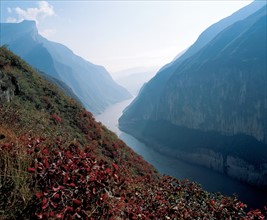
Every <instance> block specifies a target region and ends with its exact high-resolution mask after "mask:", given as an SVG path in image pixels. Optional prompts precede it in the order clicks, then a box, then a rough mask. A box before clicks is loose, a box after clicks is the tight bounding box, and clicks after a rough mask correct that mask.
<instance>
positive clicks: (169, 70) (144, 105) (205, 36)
mask: <svg viewBox="0 0 267 220" xmlns="http://www.w3.org/2000/svg"><path fill="white" fill-rule="evenodd" d="M265 4H266V3H265V2H264V1H254V2H252V3H251V4H250V5H248V6H246V7H244V8H242V9H240V10H239V11H237V12H235V13H234V14H232V15H231V16H229V17H227V18H224V19H222V20H221V21H219V22H217V23H215V24H213V25H211V26H210V27H209V28H207V29H206V30H205V31H204V32H203V33H202V34H201V35H200V36H199V38H198V39H197V41H196V42H195V43H194V44H193V45H192V46H191V47H189V48H188V49H187V50H186V51H185V52H184V53H183V54H182V55H181V56H179V57H178V59H174V60H173V61H172V62H171V63H169V64H166V65H165V66H163V67H162V68H161V69H160V70H159V71H158V73H157V74H156V76H155V77H154V78H152V79H151V80H150V81H149V82H148V83H147V84H146V86H145V87H144V88H143V89H142V93H140V94H139V95H138V97H137V98H136V99H135V100H134V102H133V105H134V106H135V107H132V108H128V109H129V111H130V109H132V110H133V112H134V114H135V115H136V114H138V112H139V109H142V111H143V113H145V114H146V115H145V117H149V115H151V114H152V113H151V112H152V111H153V109H154V108H156V106H154V104H155V103H158V102H159V97H160V96H161V93H162V91H163V89H164V87H165V86H166V83H167V82H168V80H169V79H170V77H171V76H172V74H174V72H175V71H176V69H177V68H178V67H179V66H180V65H181V64H182V63H183V61H185V60H186V59H188V58H190V57H191V56H192V55H194V54H196V53H197V52H198V51H199V50H200V49H201V48H203V47H205V46H206V45H207V44H208V43H209V42H210V41H211V40H212V39H213V38H214V37H215V36H216V35H217V34H218V33H220V32H221V31H222V30H223V29H224V28H227V27H229V26H230V25H232V24H234V23H235V22H237V21H240V20H242V19H244V18H246V17H248V16H249V15H251V14H253V13H254V12H256V11H257V10H258V9H260V8H261V7H262V6H264V5H265ZM129 111H128V113H129ZM143 113H141V114H143Z"/></svg>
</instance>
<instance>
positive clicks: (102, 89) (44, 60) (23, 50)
mask: <svg viewBox="0 0 267 220" xmlns="http://www.w3.org/2000/svg"><path fill="white" fill-rule="evenodd" d="M3 44H7V45H8V47H9V48H10V49H11V50H12V51H14V52H15V53H16V54H18V55H19V56H21V57H22V58H23V59H25V60H26V61H27V62H29V63H30V64H31V65H33V66H34V67H36V68H37V69H39V70H40V71H43V72H45V73H47V74H48V75H50V76H53V77H54V78H56V79H58V80H61V81H63V82H64V83H66V84H67V85H68V86H69V87H70V88H71V89H72V90H73V91H74V93H75V94H76V95H77V96H78V97H79V99H80V100H81V101H82V103H83V105H84V106H85V107H86V108H87V109H88V110H90V111H92V112H93V113H95V114H96V113H100V112H102V111H103V110H104V109H105V108H106V107H108V106H109V105H111V104H114V103H116V102H119V101H122V100H124V99H127V98H130V97H131V95H130V94H129V92H128V91H127V90H126V89H124V88H123V87H121V86H119V85H118V84H117V83H115V82H114V81H113V79H112V78H111V76H110V75H109V73H108V72H107V71H106V69H105V68H104V67H102V66H98V65H95V64H93V63H90V62H88V61H86V60H84V59H83V58H81V57H79V56H77V55H75V54H74V53H73V52H72V51H71V50H70V49H68V48H67V47H66V46H64V45H62V44H59V43H55V42H51V41H49V40H47V39H45V38H44V37H42V36H41V35H39V34H38V30H37V27H36V24H35V22H34V21H23V22H21V23H2V24H1V45H3Z"/></svg>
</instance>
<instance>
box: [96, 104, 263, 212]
mask: <svg viewBox="0 0 267 220" xmlns="http://www.w3.org/2000/svg"><path fill="white" fill-rule="evenodd" d="M132 100H133V99H129V100H126V101H123V102H120V103H117V104H115V105H112V106H111V107H109V108H108V109H106V111H105V112H104V113H102V114H100V115H98V116H96V117H95V118H96V120H97V121H100V122H101V123H102V124H104V125H105V126H106V127H107V128H109V129H110V130H112V131H113V132H115V133H116V134H117V135H118V137H119V138H120V139H122V140H123V141H124V142H125V143H126V144H127V145H128V146H129V147H131V148H132V149H133V150H134V151H135V152H136V153H138V154H140V155H141V156H142V157H143V158H144V159H145V160H146V161H148V162H149V163H150V164H152V165H153V166H154V167H155V168H156V169H157V170H158V171H159V172H160V173H162V174H166V175H171V176H173V177H176V178H178V179H185V178H187V179H189V180H191V181H196V182H198V183H200V184H201V185H202V187H203V189H205V190H207V191H209V192H220V193H222V194H224V195H229V196H231V195H233V194H237V195H238V198H239V199H240V200H242V201H243V202H245V203H247V204H248V205H249V206H250V207H253V208H262V207H263V206H264V205H267V190H266V191H263V190H259V189H257V188H255V187H252V186H249V185H247V184H244V183H241V182H239V181H237V180H234V179H232V178H230V177H227V176H225V175H222V174H220V173H217V172H214V171H212V170H210V169H207V168H204V167H201V166H196V165H192V164H190V163H186V162H183V161H180V160H177V159H173V158H170V157H167V156H165V155H163V154H161V153H158V152H156V151H154V150H153V149H151V148H149V147H148V146H146V145H145V144H143V143H141V142H140V141H139V140H137V139H136V138H134V137H133V136H131V135H129V134H127V133H125V132H122V131H120V130H119V128H118V119H119V117H120V116H121V115H122V111H123V110H124V109H125V107H127V106H128V105H129V104H130V103H131V101H132Z"/></svg>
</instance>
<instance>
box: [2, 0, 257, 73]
mask: <svg viewBox="0 0 267 220" xmlns="http://www.w3.org/2000/svg"><path fill="white" fill-rule="evenodd" d="M251 2H252V1H250V0H221V1H219V0H213V1H212V0H209V1H201V0H197V1H192V0H187V1H182V0H176V1H140V0H139V1H89V0H88V1H86V0H83V1H59V0H57V1H10V0H9V1H5V0H1V3H0V4H1V22H20V21H22V20H24V19H26V20H35V21H36V23H37V27H38V31H39V33H40V34H41V35H42V36H44V37H46V38H47V39H49V40H51V41H55V42H58V43H62V44H64V45H65V46H67V47H69V48H70V49H71V50H72V51H73V52H74V53H75V54H77V55H79V56H81V57H83V58H84V59H86V60H88V61H90V62H92V63H95V64H98V65H102V66H104V67H105V68H106V69H107V70H108V71H109V72H111V73H116V72H118V71H120V70H124V69H130V68H134V67H155V66H157V67H162V66H163V65H165V64H167V63H169V62H171V61H172V60H173V58H174V57H175V56H176V55H177V54H179V53H180V52H181V51H183V50H185V49H186V48H188V47H189V46H190V45H192V44H193V43H194V42H195V41H196V40H197V38H198V36H199V35H200V34H201V32H203V31H204V30H205V29H206V28H208V27H209V26H210V25H212V24H214V23H216V22H218V21H219V20H221V19H222V18H224V17H227V16H229V15H231V14H232V13H234V12H235V11H237V10H239V9H240V8H242V7H244V6H246V5H248V4H250V3H251Z"/></svg>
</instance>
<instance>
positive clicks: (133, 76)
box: [113, 67, 158, 96]
mask: <svg viewBox="0 0 267 220" xmlns="http://www.w3.org/2000/svg"><path fill="white" fill-rule="evenodd" d="M157 69H158V68H157V67H150V68H145V67H136V68H131V69H127V70H122V71H119V72H116V73H114V74H113V77H114V80H115V81H116V82H117V83H118V84H120V85H122V86H123V87H124V88H126V89H127V90H128V91H129V92H130V93H131V94H132V95H133V96H136V95H138V93H139V91H140V89H141V88H142V86H143V85H144V84H145V83H146V82H148V81H149V80H150V79H151V78H152V77H153V76H155V74H156V72H157Z"/></svg>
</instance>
